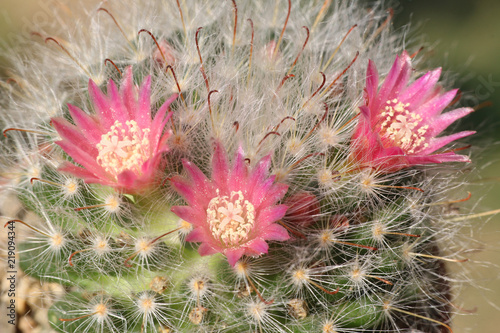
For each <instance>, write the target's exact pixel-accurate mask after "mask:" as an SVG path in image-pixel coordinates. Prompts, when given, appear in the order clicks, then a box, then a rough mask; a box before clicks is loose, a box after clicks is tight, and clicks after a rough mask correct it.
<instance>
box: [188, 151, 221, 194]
mask: <svg viewBox="0 0 500 333" xmlns="http://www.w3.org/2000/svg"><path fill="white" fill-rule="evenodd" d="M182 165H183V166H184V170H186V172H187V173H188V176H189V177H190V178H191V181H192V182H193V184H194V186H196V191H197V192H200V195H211V194H215V190H214V191H211V190H212V186H211V184H210V181H209V180H208V178H207V176H205V174H204V173H203V172H201V170H200V169H199V168H198V167H197V166H196V165H194V164H193V163H191V162H189V161H188V160H185V159H183V160H182ZM211 192H213V193H211ZM210 199H212V198H210ZM210 199H209V200H210Z"/></svg>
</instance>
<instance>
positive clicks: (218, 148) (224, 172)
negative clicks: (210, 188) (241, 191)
mask: <svg viewBox="0 0 500 333" xmlns="http://www.w3.org/2000/svg"><path fill="white" fill-rule="evenodd" d="M228 175H229V162H228V160H227V154H226V150H225V149H224V147H223V146H222V143H220V142H216V143H215V151H214V155H213V156H212V181H213V182H214V183H215V184H216V186H217V188H219V189H220V190H221V191H222V192H227V191H228V190H227V176H228Z"/></svg>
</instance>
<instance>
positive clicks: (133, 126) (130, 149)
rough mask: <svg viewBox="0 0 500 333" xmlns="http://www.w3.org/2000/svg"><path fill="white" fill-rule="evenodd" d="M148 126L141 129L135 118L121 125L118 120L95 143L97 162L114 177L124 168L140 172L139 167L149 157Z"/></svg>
mask: <svg viewBox="0 0 500 333" xmlns="http://www.w3.org/2000/svg"><path fill="white" fill-rule="evenodd" d="M149 131H150V130H149V128H144V129H141V128H139V126H138V125H137V122H136V121H135V120H127V121H126V122H125V125H123V124H122V123H121V122H119V121H118V120H117V121H115V123H114V124H113V126H111V128H110V130H109V132H108V133H106V134H103V135H102V136H101V141H100V142H99V143H98V144H97V145H96V148H97V150H98V152H99V155H98V156H97V163H99V164H100V165H101V166H102V167H103V168H104V169H105V170H106V171H107V172H109V173H110V174H112V175H113V176H114V177H116V176H118V174H120V173H121V172H122V171H124V170H131V171H133V172H135V173H137V174H140V173H141V167H142V165H143V164H144V162H146V161H147V160H148V159H149V157H150V147H149Z"/></svg>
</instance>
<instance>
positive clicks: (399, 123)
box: [380, 99, 429, 154]
mask: <svg viewBox="0 0 500 333" xmlns="http://www.w3.org/2000/svg"><path fill="white" fill-rule="evenodd" d="M386 104H387V105H386V106H385V107H384V109H385V111H383V112H382V113H381V117H382V119H381V120H383V121H382V124H381V125H380V129H381V130H380V133H381V135H382V136H383V138H384V139H386V140H388V141H390V143H391V145H392V144H396V145H397V146H399V147H400V148H401V149H403V150H404V151H405V153H407V154H413V153H415V152H418V151H419V150H420V149H422V148H425V147H427V146H428V145H429V144H428V143H424V141H425V140H426V137H425V133H426V132H427V130H428V129H429V125H422V120H423V119H422V117H421V116H420V115H419V114H415V113H413V112H411V111H409V110H408V107H409V106H410V103H406V104H404V103H402V102H400V101H398V100H397V99H393V100H392V101H387V102H386Z"/></svg>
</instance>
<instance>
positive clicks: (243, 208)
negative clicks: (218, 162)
mask: <svg viewBox="0 0 500 333" xmlns="http://www.w3.org/2000/svg"><path fill="white" fill-rule="evenodd" d="M217 194H219V190H218V189H217ZM207 222H208V224H209V226H210V231H212V235H213V236H214V237H215V238H216V239H218V240H220V241H221V242H223V243H224V244H225V245H230V246H233V245H238V244H241V242H243V241H245V240H246V239H247V238H248V233H249V232H250V231H251V230H252V228H253V225H254V222H255V208H254V206H253V205H252V203H251V202H249V201H248V200H246V199H245V198H244V196H243V193H242V192H241V191H237V192H234V191H232V192H231V194H230V195H229V196H227V195H224V196H220V195H217V196H216V197H215V198H213V199H212V200H210V203H209V204H208V208H207Z"/></svg>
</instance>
